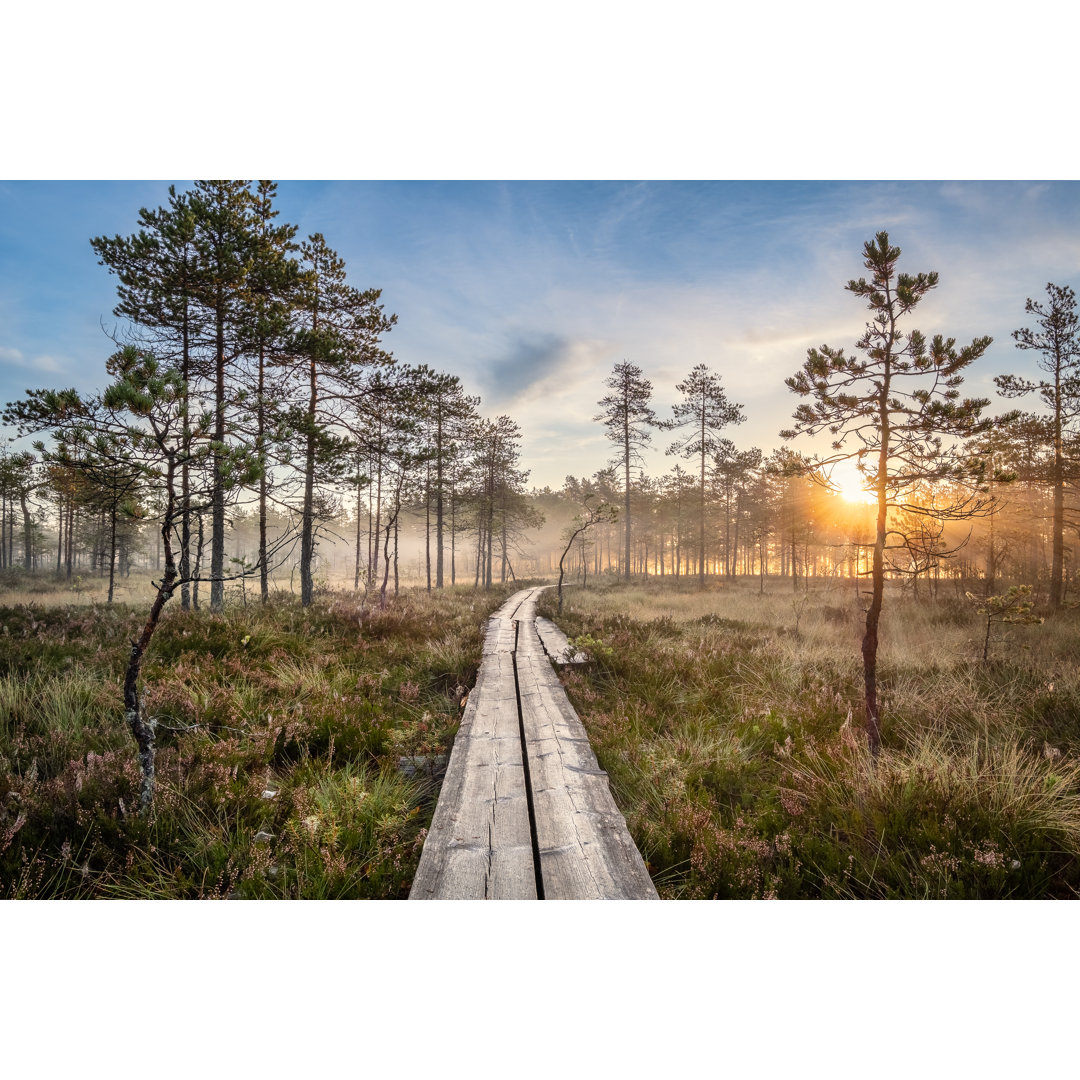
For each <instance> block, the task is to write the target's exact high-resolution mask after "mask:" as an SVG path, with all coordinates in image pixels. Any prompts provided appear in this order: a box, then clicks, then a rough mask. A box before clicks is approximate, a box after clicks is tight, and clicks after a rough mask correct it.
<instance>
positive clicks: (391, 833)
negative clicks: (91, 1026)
mask: <svg viewBox="0 0 1080 1080" xmlns="http://www.w3.org/2000/svg"><path fill="white" fill-rule="evenodd" d="M19 584H20V586H22V585H25V582H19ZM508 591H509V590H499V589H495V590H493V591H492V592H491V593H490V594H483V593H476V594H474V593H473V592H471V591H470V590H465V589H460V588H459V589H453V590H445V591H444V592H443V593H442V594H438V593H436V594H433V595H432V596H430V597H429V596H428V595H427V594H426V593H424V592H420V591H417V592H408V593H404V594H403V595H402V596H401V597H399V598H398V599H397V600H395V601H394V602H393V603H392V604H391V606H390V607H389V608H388V609H387V610H386V611H384V612H378V611H371V610H370V609H369V607H368V606H365V605H363V604H362V603H360V602H359V601H358V600H357V599H356V598H355V597H354V596H353V595H352V594H351V593H345V592H338V593H335V592H327V593H326V594H325V595H324V596H322V597H320V598H319V600H318V601H317V602H316V604H314V605H313V606H312V607H311V608H309V609H306V610H305V609H302V608H301V607H300V606H299V604H298V603H297V602H295V600H292V599H291V598H289V597H287V596H279V597H276V598H274V600H273V601H272V602H271V603H270V604H269V605H268V606H267V607H265V608H263V607H261V606H260V605H258V604H252V603H250V602H249V604H248V605H247V606H246V607H244V606H239V605H233V606H230V607H228V608H227V609H226V611H225V613H223V614H220V615H212V614H210V613H209V612H206V611H200V612H184V611H181V610H180V608H179V604H178V603H174V605H170V607H169V608H167V609H166V613H165V615H164V616H163V619H162V622H161V624H160V627H159V629H158V632H157V634H156V635H155V638H154V640H153V643H152V645H151V647H150V651H149V653H148V656H147V660H146V662H145V664H144V683H145V693H144V698H145V702H146V706H147V710H148V712H149V713H150V714H151V715H153V716H155V717H156V718H157V721H158V755H157V794H156V798H155V807H154V809H155V812H154V815H153V816H152V817H151V818H149V819H146V818H142V817H140V816H139V815H137V814H136V813H135V812H134V810H135V808H136V806H137V805H138V788H139V774H138V766H137V760H136V754H135V746H134V742H133V740H132V738H131V735H130V733H129V732H128V730H127V728H126V725H125V724H124V720H123V711H122V706H121V678H122V672H123V668H124V664H125V662H126V658H127V650H128V646H127V642H128V641H129V640H130V639H131V638H132V636H134V634H135V632H136V630H137V629H138V627H140V626H141V623H142V621H143V620H144V619H145V613H146V609H145V607H144V606H142V605H139V606H128V605H126V604H114V605H111V606H106V605H104V604H101V603H95V602H93V601H91V602H86V600H87V598H86V597H85V596H83V597H81V598H80V600H81V602H80V603H77V604H70V603H69V604H60V603H52V604H38V603H35V602H29V603H28V602H26V601H25V600H24V599H23V598H22V597H21V596H19V597H17V598H16V602H14V603H9V604H8V605H6V606H4V607H2V608H0V897H4V898H13V897H25V898H97V897H108V898H170V899H189V898H209V897H236V898H361V897H363V898H368V897H370V898H400V897H404V896H406V895H407V894H408V889H409V886H410V884H411V881H412V876H413V873H414V871H415V866H416V863H417V861H418V860H419V854H420V848H421V846H422V843H423V838H424V835H425V830H426V827H427V825H428V824H429V822H430V818H431V814H432V812H433V810H434V801H435V796H436V794H437V786H436V784H435V783H434V782H433V781H432V780H430V779H425V778H423V777H422V776H413V777H410V776H406V775H404V772H403V771H402V770H401V769H400V768H399V761H400V759H401V757H402V756H407V755H411V756H413V757H416V756H418V755H425V756H431V755H438V754H445V753H446V752H447V750H448V748H449V745H450V743H451V742H452V738H453V734H454V732H455V730H456V726H457V722H458V707H457V703H456V697H455V690H456V687H457V686H458V685H471V684H472V682H473V679H474V677H475V672H476V668H477V666H478V664H479V661H480V654H481V647H482V640H483V639H482V628H483V626H484V623H485V621H486V619H487V616H488V614H489V613H490V611H491V610H493V609H494V608H495V607H496V606H497V605H498V604H499V603H500V602H501V600H502V599H503V597H504V595H505V594H506V592H508ZM69 599H70V597H69Z"/></svg>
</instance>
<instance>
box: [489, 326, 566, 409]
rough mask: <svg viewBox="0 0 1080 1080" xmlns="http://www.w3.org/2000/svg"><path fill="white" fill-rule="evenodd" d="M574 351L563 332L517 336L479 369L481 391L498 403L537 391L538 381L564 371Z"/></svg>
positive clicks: (543, 380) (510, 400) (539, 382)
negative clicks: (561, 333)
mask: <svg viewBox="0 0 1080 1080" xmlns="http://www.w3.org/2000/svg"><path fill="white" fill-rule="evenodd" d="M571 352H572V350H571V349H570V341H569V340H568V339H567V338H565V337H563V336H562V335H560V334H550V333H526V334H522V335H520V336H515V337H514V338H513V339H512V340H511V341H510V342H509V343H508V344H507V345H506V347H505V348H504V349H501V350H500V351H499V352H498V353H497V354H496V355H495V356H493V357H489V358H488V359H487V360H485V362H484V363H483V365H482V367H481V368H480V370H479V372H478V377H479V380H480V382H481V393H482V394H483V396H484V398H485V400H490V401H491V402H492V403H494V404H498V405H501V404H503V403H509V402H513V401H515V400H516V399H518V398H520V397H522V396H523V395H525V394H530V395H531V394H534V393H535V392H536V388H537V386H538V385H539V384H541V383H543V382H545V381H547V380H549V379H550V378H552V376H554V375H558V374H559V373H560V372H562V371H563V369H564V368H565V367H566V364H567V362H568V360H569V358H570V355H571Z"/></svg>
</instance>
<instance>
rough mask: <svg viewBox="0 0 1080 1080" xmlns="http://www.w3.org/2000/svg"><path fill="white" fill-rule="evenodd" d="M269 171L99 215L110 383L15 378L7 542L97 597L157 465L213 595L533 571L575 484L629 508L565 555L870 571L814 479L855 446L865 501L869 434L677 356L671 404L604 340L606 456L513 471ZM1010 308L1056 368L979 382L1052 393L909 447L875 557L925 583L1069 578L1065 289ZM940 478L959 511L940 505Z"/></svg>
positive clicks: (2, 510)
mask: <svg viewBox="0 0 1080 1080" xmlns="http://www.w3.org/2000/svg"><path fill="white" fill-rule="evenodd" d="M275 194H276V187H275V185H274V184H273V183H271V182H268V181H260V182H258V183H250V182H244V181H200V182H197V183H196V184H195V185H194V186H193V187H192V189H191V190H189V191H185V192H177V191H176V190H175V189H174V188H171V189H170V191H169V199H168V203H167V205H166V206H164V207H159V208H157V209H155V210H149V209H144V210H142V211H141V212H140V214H139V220H138V223H137V225H138V227H137V231H136V232H134V233H133V234H132V235H130V236H127V237H123V236H113V237H105V236H102V237H96V238H94V239H93V240H92V241H91V244H92V246H93V250H94V251H95V253H96V254H97V255H98V258H99V261H100V263H101V264H102V266H103V267H105V268H106V269H107V270H108V272H109V273H111V274H112V275H114V276H115V277H116V279H117V287H118V302H117V306H116V308H115V315H116V316H117V317H118V318H119V319H120V320H122V323H121V326H122V329H121V330H120V331H117V332H116V334H115V335H114V344H115V352H114V353H113V355H112V356H111V357H109V359H108V361H107V363H106V370H107V372H108V374H109V375H110V376H111V377H112V378H113V383H112V385H111V386H110V387H108V388H107V389H106V390H105V391H104V392H103V393H101V394H99V395H96V396H92V397H89V396H86V395H80V394H78V393H77V392H76V391H75V390H73V389H68V390H52V389H49V390H32V391H28V393H27V395H26V397H25V398H24V399H22V400H21V401H17V402H12V403H9V404H8V406H7V409H6V410H5V412H4V420H5V422H6V423H7V424H8V425H9V427H10V428H12V429H14V430H15V431H16V432H18V433H19V434H21V435H28V434H32V435H34V436H35V437H36V438H37V440H38V441H37V443H36V452H30V451H25V450H24V451H20V452H10V451H4V452H0V568H20V569H23V570H25V571H34V570H51V571H53V572H55V573H57V574H58V575H60V576H65V577H67V578H69V579H70V578H72V577H76V576H80V575H100V576H101V577H103V578H107V579H108V582H109V589H108V596H109V599H110V600H111V599H112V597H113V593H114V582H115V579H116V577H117V575H120V576H126V575H128V574H129V573H130V572H131V570H132V568H133V567H143V568H145V569H150V570H153V571H160V570H161V568H162V566H163V559H164V553H163V551H162V532H161V526H162V523H163V515H164V514H165V507H166V503H167V501H168V492H167V489H168V487H169V484H170V483H171V484H172V487H173V489H174V495H175V506H174V508H173V513H174V515H175V529H174V537H173V547H174V549H175V563H176V584H175V587H176V589H177V591H178V592H179V594H180V600H181V605H182V606H183V607H185V608H186V607H199V606H200V602H207V601H208V603H209V606H210V607H211V608H212V609H214V610H220V608H221V606H222V605H223V603H224V597H225V590H226V588H227V587H228V586H229V585H230V583H231V582H239V583H241V585H243V583H244V581H245V579H257V580H258V593H259V594H260V595H261V596H262V598H263V599H265V598H266V597H267V596H268V595H269V591H270V587H271V583H272V582H274V581H275V580H276V581H277V582H278V583H280V582H281V581H282V579H283V578H287V580H288V582H289V584H290V586H291V587H293V588H295V589H298V591H299V593H300V595H301V599H302V602H303V603H304V604H305V605H306V604H309V603H310V602H311V598H312V595H313V591H314V588H315V584H316V581H317V580H318V579H319V578H320V577H323V578H327V579H330V580H333V581H334V582H335V583H339V584H343V583H347V582H349V581H350V580H351V584H352V586H353V588H355V589H359V588H361V587H364V588H375V589H376V590H377V591H378V592H379V594H380V595H381V596H382V598H383V600H385V596H386V593H387V591H388V590H389V589H391V588H392V589H393V590H394V591H395V592H396V591H397V589H398V588H399V586H400V583H401V581H402V579H405V580H408V581H410V582H411V583H416V582H420V583H422V584H426V586H427V587H428V588H429V589H430V588H433V587H434V588H441V587H443V586H444V585H447V584H453V583H457V582H462V581H464V582H470V583H472V584H475V585H478V586H485V587H489V586H490V585H491V583H492V581H493V580H500V581H506V580H510V579H513V578H515V577H517V576H528V575H536V574H539V575H543V574H547V573H552V572H554V571H556V570H557V569H558V559H559V555H560V553H561V550H562V542H561V535H562V531H563V530H564V527H567V526H569V524H570V523H571V521H572V520H573V518H574V516H575V515H576V514H580V512H581V510H582V508H583V507H584V506H585V505H587V504H589V503H590V502H591V503H592V504H593V505H597V504H607V505H610V506H612V507H618V509H619V512H620V520H619V521H618V522H612V521H609V520H605V521H602V522H601V523H599V524H597V525H596V526H595V527H594V528H592V529H589V530H585V531H583V532H581V534H580V535H579V538H578V541H577V543H576V544H575V547H574V550H573V551H572V552H571V553H570V554H569V559H568V561H569V563H570V566H569V569H570V571H571V572H572V573H576V574H578V575H580V576H582V577H585V578H587V577H588V575H589V574H590V573H591V574H598V573H612V574H618V575H623V576H629V575H631V574H636V575H655V576H658V577H672V578H684V577H697V578H698V580H699V582H703V581H704V579H705V577H706V576H720V577H728V578H731V577H735V576H743V577H750V578H753V577H756V578H758V579H759V580H760V581H761V583H762V586H763V585H764V580H765V578H767V577H775V576H779V577H784V578H788V579H790V580H791V582H792V584H793V586H794V587H796V588H798V587H799V585H800V582H805V581H806V580H807V579H810V578H823V577H834V578H835V577H846V578H851V579H853V582H854V587H855V589H856V590H857V589H858V587H859V586H858V582H859V579H860V578H862V577H865V576H868V575H869V574H870V571H871V565H870V563H871V554H872V549H873V546H874V541H875V535H874V531H875V530H874V524H875V523H874V520H873V511H872V509H871V508H869V507H868V505H867V504H866V503H863V502H860V501H858V500H857V499H856V500H854V501H852V500H851V499H850V498H848V499H844V498H838V497H837V495H836V493H835V484H832V485H830V481H831V480H834V479H835V477H834V476H833V474H832V466H834V465H835V464H836V463H837V462H838V461H840V460H847V461H851V462H853V463H855V464H856V465H857V467H858V469H859V473H855V472H854V471H852V472H851V473H850V474H849V476H848V480H847V484H848V486H850V484H851V483H852V481H853V479H854V478H855V477H856V476H860V475H861V478H862V480H863V482H864V485H865V488H866V490H867V491H868V493H869V495H868V501H872V500H873V497H874V494H875V487H874V485H875V482H876V480H875V476H876V471H877V470H876V466H877V463H876V462H875V461H874V460H873V458H874V454H875V453H876V450H875V449H874V445H873V443H872V441H871V443H865V442H864V443H862V444H858V445H856V446H855V447H854V448H852V447H851V446H844V447H841V448H840V452H839V453H835V452H834V453H832V454H828V453H826V454H825V455H819V456H818V457H816V458H810V457H807V456H805V455H803V454H802V453H800V452H798V451H797V450H795V449H793V448H792V447H791V446H790V445H788V444H785V445H783V446H781V447H780V448H778V449H775V450H773V451H771V453H765V452H763V451H762V450H761V449H759V448H757V447H752V446H751V447H747V446H743V447H740V446H738V445H737V444H736V443H735V442H734V441H733V440H732V439H731V438H730V437H728V435H727V434H726V433H725V432H726V430H727V429H731V428H733V427H734V426H736V425H738V424H739V423H740V422H741V421H742V420H743V419H744V416H743V410H742V407H741V406H740V405H738V404H735V403H733V402H731V401H729V400H728V398H727V396H726V394H725V391H724V388H723V386H722V382H721V379H720V377H719V376H718V375H716V374H715V373H714V372H713V371H711V370H710V369H709V368H708V367H706V366H705V365H698V366H697V367H695V368H694V369H693V370H692V371H691V372H690V373H689V375H688V376H687V378H686V379H685V380H684V381H683V382H681V383H679V384H678V386H677V390H678V392H679V393H680V394H681V400H680V401H679V402H678V403H677V404H676V405H675V407H674V408H673V410H672V414H671V415H670V416H669V417H667V418H662V417H660V416H658V415H657V413H656V412H655V411H654V409H653V407H652V396H653V387H652V384H651V382H650V381H649V380H648V379H647V378H646V377H645V374H644V373H643V371H642V369H641V368H640V367H638V366H637V365H635V364H633V363H631V362H629V361H623V362H621V363H618V364H616V365H615V366H614V369H613V371H612V373H611V375H610V377H609V378H608V379H607V380H606V383H605V389H606V391H607V393H606V394H605V396H603V397H602V398H601V399H600V400H599V402H598V405H599V408H600V412H599V414H598V415H597V416H596V417H595V420H596V422H597V423H599V424H602V425H603V427H604V430H605V432H606V434H607V436H608V437H609V439H610V440H611V442H612V444H613V452H612V457H611V461H610V464H609V466H608V467H607V468H605V469H601V470H599V471H597V472H595V473H594V474H593V475H591V476H583V477H580V478H577V477H567V478H566V481H565V483H564V485H563V487H562V489H561V490H558V491H554V490H552V489H551V488H544V489H543V490H537V489H535V488H534V489H533V490H531V491H529V490H527V488H526V483H527V480H528V475H529V474H528V472H527V471H526V470H524V469H523V468H522V467H521V461H520V458H521V445H520V444H521V432H520V428H519V427H518V425H517V423H516V422H515V421H514V420H513V419H511V418H510V417H509V416H499V417H497V418H495V419H488V418H485V417H483V416H482V415H481V413H480V411H479V405H480V399H479V398H478V397H475V396H471V395H470V394H469V393H468V392H467V390H466V388H465V387H464V386H463V385H462V383H461V380H460V379H459V378H458V377H457V376H453V375H449V374H445V373H441V372H437V371H435V370H433V369H431V368H429V367H426V366H412V365H409V364H407V363H403V362H401V361H400V360H395V359H394V357H393V355H392V353H391V352H390V351H389V350H388V349H387V348H386V338H387V336H388V335H389V334H390V332H391V331H392V329H393V326H394V324H395V322H396V317H395V316H394V315H392V314H387V313H386V312H385V311H384V309H383V305H382V303H381V295H380V292H379V290H378V289H375V288H366V289H360V288H357V287H355V286H353V285H351V284H350V283H349V282H348V280H347V274H346V267H345V264H344V262H343V260H342V259H341V258H340V257H339V256H338V255H337V254H336V253H335V252H334V251H333V250H332V249H331V248H330V247H329V245H328V244H327V241H326V239H325V238H324V237H323V236H322V235H321V234H317V233H316V234H313V235H311V236H309V237H308V238H307V239H306V240H298V238H297V228H296V226H293V225H288V224H280V223H278V222H277V216H278V214H277V211H276V209H275V207H274V199H275ZM934 277H935V282H934V283H935V284H936V275H935V276H934ZM929 287H933V285H931V286H929ZM1026 310H1027V313H1028V314H1029V315H1034V316H1036V319H1037V324H1038V329H1035V330H1032V329H1022V330H1018V331H1017V332H1016V333H1015V334H1014V337H1015V338H1016V344H1017V346H1018V347H1019V348H1021V349H1031V350H1035V351H1037V352H1038V353H1039V354H1040V357H1041V359H1040V364H1041V366H1042V368H1043V370H1044V371H1045V373H1046V374H1047V376H1048V377H1047V378H1046V379H1042V380H1038V381H1030V380H1025V379H1023V378H1021V377H1019V376H1016V375H1006V376H1001V377H999V378H998V380H997V382H998V386H999V390H1000V393H1001V394H1002V395H1003V396H1004V397H1007V398H1017V397H1023V396H1026V395H1033V396H1036V397H1039V398H1041V399H1042V403H1043V405H1044V407H1045V411H1044V412H1041V413H1035V412H1020V411H1013V412H1010V413H1007V414H1005V415H1003V416H1000V417H998V418H996V419H995V420H994V421H993V422H992V423H989V424H987V423H985V422H984V423H983V424H982V425H981V427H979V428H978V430H975V428H972V429H971V432H969V433H968V434H969V437H968V438H967V439H966V440H962V446H961V453H960V456H959V457H958V458H957V459H956V460H957V461H963V462H965V463H966V466H965V467H964V468H956V467H953V468H946V469H942V468H936V469H931V470H929V471H928V470H926V469H925V468H923V469H922V473H921V474H920V473H919V471H918V469H916V470H915V475H913V476H908V478H907V479H908V481H909V482H908V484H907V489H906V490H905V491H904V493H903V497H902V498H896V499H893V500H891V504H890V507H889V521H888V529H889V543H888V544H886V545H885V548H886V550H885V554H884V564H885V565H884V572H885V573H886V575H889V576H892V577H895V578H898V579H899V580H902V581H905V582H908V583H910V584H911V585H912V587H913V588H914V589H915V591H916V593H917V592H918V591H919V588H920V585H921V584H922V583H925V587H927V588H934V589H936V588H938V587H939V585H940V582H941V580H942V579H943V578H952V579H953V580H955V581H956V582H957V583H958V584H970V583H971V582H972V581H973V580H976V579H978V580H980V581H982V582H983V583H984V587H985V589H986V590H987V591H992V590H993V589H994V588H995V587H996V582H997V581H998V580H999V579H1009V580H1015V581H1024V582H1027V583H1030V584H1032V585H1033V587H1034V588H1035V590H1036V593H1037V595H1038V594H1041V592H1042V591H1045V592H1046V593H1047V595H1048V596H1049V599H1050V602H1051V604H1052V605H1053V606H1060V604H1061V603H1062V602H1063V601H1064V598H1065V595H1066V593H1067V591H1068V589H1069V587H1070V583H1071V577H1072V573H1073V568H1072V566H1071V564H1070V565H1068V566H1067V563H1068V562H1069V560H1068V555H1069V554H1070V553H1071V541H1072V540H1073V539H1075V537H1076V535H1077V531H1078V529H1080V513H1078V507H1080V490H1078V488H1080V468H1078V467H1077V461H1078V459H1080V430H1078V427H1077V423H1076V422H1077V419H1078V418H1080V390H1078V382H1080V379H1078V375H1077V359H1078V355H1080V348H1078V344H1077V329H1076V313H1075V296H1074V295H1073V293H1072V290H1071V289H1069V288H1068V287H1065V286H1056V285H1049V286H1047V301H1046V302H1045V303H1041V302H1038V301H1033V300H1028V302H1027V309H1026ZM812 352H813V350H812ZM819 359H820V358H819ZM822 363H825V361H822ZM823 370H824V369H823ZM800 377H805V376H803V375H800ZM155 380H157V381H156V382H155ZM795 381H797V380H789V384H792V383H793V382H795ZM809 386H810V384H809V383H807V384H806V385H805V386H803V387H802V390H801V391H800V392H802V393H807V392H809V390H808V388H809ZM792 388H793V389H797V387H796V386H792ZM148 392H153V393H154V394H156V395H157V400H155V401H154V402H153V403H152V407H151V403H150V402H148V400H147V397H146V395H147V393H148ZM863 404H864V405H865V403H863ZM954 407H955V406H954ZM857 411H858V408H856V412H857ZM865 411H866V410H865V409H864V412H865ZM871 411H872V410H871ZM805 419H806V417H804V420H805ZM810 420H811V425H810V427H807V428H806V429H805V430H806V431H810V428H811V427H812V426H813V424H812V421H813V416H812V415H811V416H810ZM831 426H834V425H831V423H830V422H829V421H828V420H824V421H822V423H821V424H819V425H818V429H819V430H820V429H822V428H824V427H831ZM148 428H150V429H153V430H154V431H156V434H152V435H151V436H149V437H148V435H147V429H148ZM660 432H672V433H673V436H674V437H673V440H672V441H671V442H670V444H669V445H668V446H667V447H666V450H667V453H668V454H669V455H672V456H675V457H676V458H677V462H676V464H675V465H674V467H673V468H672V469H671V470H670V471H668V472H667V473H666V474H664V475H649V474H648V473H647V472H646V470H645V468H644V457H643V451H644V450H645V448H646V447H647V446H649V445H650V443H651V442H652V441H653V438H654V435H658V434H659V433H660ZM798 433H799V432H797V431H791V432H785V433H784V434H785V435H790V436H794V435H796V434H798ZM155 440H156V441H155ZM835 449H836V448H835V447H834V450H835ZM939 449H940V447H939ZM170 467H171V468H172V470H173V475H172V476H171V479H170V477H169V469H170ZM903 471H904V470H903V469H902V468H901V469H897V468H896V467H894V468H892V469H891V470H886V474H887V479H888V480H889V482H892V478H893V477H894V476H895V475H897V473H898V472H900V473H902V472H903ZM907 472H908V473H909V474H910V473H911V472H912V469H911V468H908V469H907ZM973 493H974V497H973ZM848 494H849V495H850V494H851V493H850V492H848ZM957 506H962V507H964V508H965V512H964V513H962V514H956V513H955V512H952V511H950V510H949V509H948V508H955V507H957ZM938 507H941V508H944V509H943V511H942V512H941V513H940V514H939V513H937V512H936V508H938ZM545 523H546V526H545ZM200 586H201V587H202V589H203V590H204V591H203V593H202V596H200ZM243 587H244V588H245V590H246V588H247V586H246V585H243ZM207 593H208V594H209V595H208V596H207V595H206V594H207Z"/></svg>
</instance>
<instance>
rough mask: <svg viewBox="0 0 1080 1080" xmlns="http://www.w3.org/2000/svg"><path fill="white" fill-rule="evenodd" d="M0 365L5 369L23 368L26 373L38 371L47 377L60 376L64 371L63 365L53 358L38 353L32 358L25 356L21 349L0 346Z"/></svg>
mask: <svg viewBox="0 0 1080 1080" xmlns="http://www.w3.org/2000/svg"><path fill="white" fill-rule="evenodd" d="M0 364H3V365H4V366H5V367H17V368H23V369H25V370H27V371H40V372H42V373H43V374H47V375H60V374H62V373H63V372H64V370H65V365H64V364H63V363H62V362H61V361H60V360H58V359H57V358H56V357H55V356H48V355H47V354H44V353H38V354H37V355H36V356H34V357H32V358H31V357H28V356H25V355H24V354H23V352H22V350H21V349H12V348H10V347H8V346H4V345H0Z"/></svg>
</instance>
